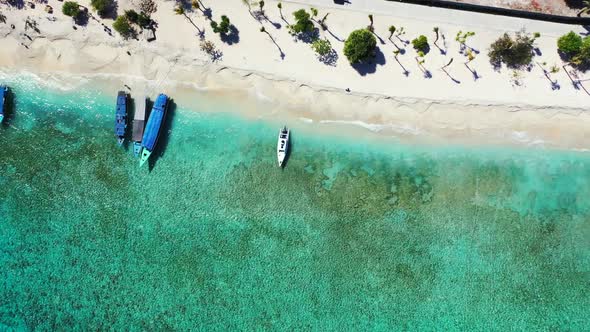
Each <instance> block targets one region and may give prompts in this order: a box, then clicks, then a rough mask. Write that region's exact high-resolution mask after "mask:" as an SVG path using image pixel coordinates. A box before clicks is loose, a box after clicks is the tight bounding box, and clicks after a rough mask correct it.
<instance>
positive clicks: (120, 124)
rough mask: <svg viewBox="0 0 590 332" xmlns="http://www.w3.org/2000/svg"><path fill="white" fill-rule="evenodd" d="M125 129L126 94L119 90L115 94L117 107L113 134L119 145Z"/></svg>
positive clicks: (123, 138)
mask: <svg viewBox="0 0 590 332" xmlns="http://www.w3.org/2000/svg"><path fill="white" fill-rule="evenodd" d="M126 129H127V94H126V93H125V92H123V91H119V93H118V94H117V107H116V110H115V136H116V137H117V143H118V144H119V146H122V145H123V142H124V141H125V131H126Z"/></svg>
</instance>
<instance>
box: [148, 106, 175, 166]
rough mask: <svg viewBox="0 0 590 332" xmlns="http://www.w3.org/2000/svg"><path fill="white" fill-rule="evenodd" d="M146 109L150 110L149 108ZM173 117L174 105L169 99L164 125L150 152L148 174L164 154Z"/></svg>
mask: <svg viewBox="0 0 590 332" xmlns="http://www.w3.org/2000/svg"><path fill="white" fill-rule="evenodd" d="M148 109H151V107H150V108H148ZM174 116H176V103H175V102H174V100H172V98H171V99H170V100H169V101H168V107H167V110H166V117H165V120H164V124H163V125H162V128H161V130H160V136H158V142H157V144H156V146H155V147H154V151H153V152H152V155H151V158H150V159H149V160H148V169H149V171H150V172H151V171H152V170H153V169H154V167H156V163H157V162H158V159H160V158H161V157H163V156H164V154H165V153H166V148H167V147H168V141H169V140H170V134H171V133H172V125H173V122H174ZM147 117H149V114H148V115H147Z"/></svg>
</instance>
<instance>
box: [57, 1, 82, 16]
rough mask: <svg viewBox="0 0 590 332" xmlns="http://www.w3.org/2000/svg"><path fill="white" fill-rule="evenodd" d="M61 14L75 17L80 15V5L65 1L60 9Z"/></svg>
mask: <svg viewBox="0 0 590 332" xmlns="http://www.w3.org/2000/svg"><path fill="white" fill-rule="evenodd" d="M61 12H62V13H63V14H64V15H66V16H70V17H76V16H78V14H80V5H78V3H77V2H75V1H66V2H64V5H63V7H61Z"/></svg>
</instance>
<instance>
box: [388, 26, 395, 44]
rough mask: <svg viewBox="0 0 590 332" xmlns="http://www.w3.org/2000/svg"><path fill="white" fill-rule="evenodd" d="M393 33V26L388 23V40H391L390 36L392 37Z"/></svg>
mask: <svg viewBox="0 0 590 332" xmlns="http://www.w3.org/2000/svg"><path fill="white" fill-rule="evenodd" d="M394 33H395V26H393V25H390V26H389V40H391V37H393V34H394Z"/></svg>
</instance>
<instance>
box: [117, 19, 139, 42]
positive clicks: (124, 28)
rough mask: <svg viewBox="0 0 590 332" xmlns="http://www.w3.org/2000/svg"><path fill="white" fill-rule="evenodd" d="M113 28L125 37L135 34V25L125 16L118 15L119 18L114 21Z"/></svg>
mask: <svg viewBox="0 0 590 332" xmlns="http://www.w3.org/2000/svg"><path fill="white" fill-rule="evenodd" d="M113 28H114V29H115V31H117V32H118V33H119V34H120V35H121V36H123V38H125V39H127V38H129V37H131V36H133V35H134V34H135V30H133V27H132V26H131V24H129V21H128V20H127V18H126V17H125V16H117V19H116V20H115V22H114V23H113Z"/></svg>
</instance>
